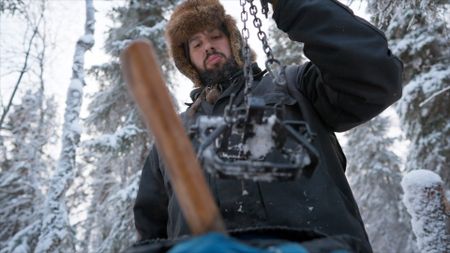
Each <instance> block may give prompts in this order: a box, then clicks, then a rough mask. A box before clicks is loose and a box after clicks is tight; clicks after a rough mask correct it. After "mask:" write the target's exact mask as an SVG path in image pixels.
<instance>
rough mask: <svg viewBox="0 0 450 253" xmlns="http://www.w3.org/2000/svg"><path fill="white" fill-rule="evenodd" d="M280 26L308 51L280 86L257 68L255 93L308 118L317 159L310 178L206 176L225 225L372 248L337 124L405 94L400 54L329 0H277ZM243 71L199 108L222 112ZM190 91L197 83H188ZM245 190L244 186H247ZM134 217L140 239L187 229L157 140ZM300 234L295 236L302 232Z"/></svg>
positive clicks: (239, 87) (342, 126)
mask: <svg viewBox="0 0 450 253" xmlns="http://www.w3.org/2000/svg"><path fill="white" fill-rule="evenodd" d="M273 17H274V19H275V21H276V23H277V25H278V27H279V28H280V29H281V30H283V31H285V32H286V33H287V34H288V35H289V37H290V38H291V39H292V40H295V41H300V42H304V43H305V47H304V51H305V54H306V56H307V57H308V58H309V59H310V60H311V62H310V63H307V64H305V65H303V66H293V67H292V66H291V67H288V71H287V72H288V79H290V83H291V84H290V85H288V86H287V88H286V89H279V88H277V86H276V85H274V84H273V82H272V79H271V77H270V76H269V75H263V73H264V72H261V73H259V74H257V75H256V76H255V88H254V90H253V94H254V95H255V96H260V97H263V98H264V100H265V102H266V104H268V105H271V104H275V103H282V104H284V105H285V106H286V112H287V113H286V115H285V118H286V119H295V120H305V121H307V122H308V124H309V125H310V127H311V129H312V131H313V132H314V133H315V134H316V137H315V139H314V141H313V143H312V144H313V145H314V146H315V148H316V149H317V150H318V152H319V155H320V164H319V166H318V168H317V169H316V170H315V171H314V173H313V174H312V176H311V178H300V179H298V180H295V181H289V182H271V183H266V182H253V181H239V180H230V179H228V180H225V179H218V178H214V177H211V176H209V175H207V180H208V182H209V184H210V187H211V189H212V192H213V194H214V196H215V198H216V201H217V204H218V206H219V208H220V210H221V213H222V215H223V218H224V220H225V223H226V226H227V228H228V229H230V230H233V229H246V228H251V227H259V228H261V227H266V228H269V227H272V228H273V227H285V228H292V229H296V230H300V231H310V232H312V233H315V234H317V235H326V236H337V237H339V236H343V237H345V238H347V240H349V241H351V243H350V244H352V245H353V249H354V251H358V252H371V247H370V244H369V242H368V239H367V235H366V232H365V229H364V225H363V222H362V220H361V217H360V214H359V211H358V207H357V205H356V203H355V200H354V198H353V195H352V192H351V190H350V188H349V185H348V183H347V180H346V177H345V166H346V161H345V156H344V154H343V153H342V150H341V149H340V146H339V144H338V143H337V140H336V137H335V135H334V132H336V131H346V130H348V129H350V128H352V127H354V126H356V125H358V124H361V123H363V122H365V121H367V120H369V119H371V118H372V117H374V116H376V115H377V114H379V113H380V112H381V111H383V110H384V109H385V108H386V107H388V106H389V105H391V104H392V103H393V102H395V101H396V100H397V99H398V98H399V97H400V95H401V74H402V65H401V62H400V61H399V60H398V59H397V58H396V57H394V56H393V55H391V52H390V50H389V49H388V47H387V42H386V39H385V37H384V36H383V34H382V33H381V32H380V31H379V30H377V29H376V28H374V27H373V26H371V25H370V24H368V23H367V22H366V21H364V20H362V19H360V18H358V17H355V16H354V15H353V14H352V12H351V10H349V9H348V8H347V7H345V6H343V5H341V4H340V3H338V2H337V1H334V0H309V1H306V0H301V1H300V0H279V1H278V4H277V6H276V9H275V10H274V16H273ZM243 90H244V84H243V78H242V75H236V76H235V77H234V78H233V79H232V80H230V84H229V87H228V88H227V89H226V90H225V91H223V93H222V94H221V96H220V97H219V99H218V100H217V101H216V103H215V104H214V105H210V104H208V103H207V102H206V101H203V102H202V103H201V105H200V107H199V108H198V110H197V111H196V113H195V115H194V116H193V117H189V116H187V114H183V119H184V122H185V124H186V125H187V126H189V125H190V124H191V123H193V122H194V121H195V118H196V117H198V116H199V115H223V112H224V108H225V106H226V105H227V104H228V102H229V98H230V94H232V93H234V94H237V99H235V100H234V101H235V104H237V105H239V104H241V103H242V102H243ZM194 94H195V92H194ZM244 190H245V191H246V193H248V194H242V192H243V191H244ZM134 214H135V223H136V227H137V230H138V232H139V234H140V235H141V236H142V238H143V239H149V238H175V237H179V236H180V235H183V234H189V230H188V227H187V225H186V222H185V220H184V218H183V217H182V214H181V210H180V208H179V206H178V204H177V201H176V198H175V196H174V192H173V190H172V188H171V185H170V183H169V180H168V176H167V174H166V171H165V169H164V165H163V162H162V161H161V159H160V158H159V156H158V153H157V151H156V149H153V150H152V151H151V153H150V155H149V157H148V159H147V161H146V164H145V166H144V168H143V171H142V178H141V183H140V187H139V192H138V196H137V199H136V204H135V207H134ZM299 240H301V239H299Z"/></svg>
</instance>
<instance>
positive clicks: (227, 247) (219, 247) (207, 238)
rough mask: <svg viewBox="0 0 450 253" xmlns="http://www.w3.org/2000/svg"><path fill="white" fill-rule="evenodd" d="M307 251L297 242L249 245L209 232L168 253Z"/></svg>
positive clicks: (301, 252) (282, 252)
mask: <svg viewBox="0 0 450 253" xmlns="http://www.w3.org/2000/svg"><path fill="white" fill-rule="evenodd" d="M211 252H214V253H273V252H279V253H308V251H307V250H306V249H305V248H304V247H302V246H301V245H299V244H296V243H287V244H282V245H277V246H272V247H270V248H269V249H258V248H255V247H250V246H248V245H246V244H243V243H241V242H239V241H238V240H236V239H233V238H231V237H229V236H226V235H224V234H220V233H209V234H206V235H202V236H199V237H195V238H193V239H191V240H188V241H186V242H182V243H180V244H177V245H176V246H175V247H173V248H172V249H171V250H170V251H169V253H211Z"/></svg>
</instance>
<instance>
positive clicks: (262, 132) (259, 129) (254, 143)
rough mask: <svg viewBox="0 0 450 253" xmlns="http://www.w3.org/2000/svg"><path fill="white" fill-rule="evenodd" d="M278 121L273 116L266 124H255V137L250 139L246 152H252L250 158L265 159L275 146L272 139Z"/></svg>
mask: <svg viewBox="0 0 450 253" xmlns="http://www.w3.org/2000/svg"><path fill="white" fill-rule="evenodd" d="M276 120H277V117H276V115H271V116H270V117H269V118H268V119H267V122H266V123H265V124H261V125H258V124H255V125H254V127H253V131H254V134H255V136H253V137H251V138H248V139H247V141H246V143H245V145H244V147H243V148H244V151H246V152H247V151H250V156H251V157H252V158H254V159H258V158H261V157H264V156H265V155H266V154H267V153H269V151H270V150H271V149H272V148H273V147H274V146H275V143H274V141H273V138H272V128H273V125H274V124H275V122H276Z"/></svg>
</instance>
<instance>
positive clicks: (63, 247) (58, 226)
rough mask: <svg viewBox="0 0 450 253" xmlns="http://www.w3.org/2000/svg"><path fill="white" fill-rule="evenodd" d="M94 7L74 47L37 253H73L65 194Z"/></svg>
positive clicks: (88, 10)
mask: <svg viewBox="0 0 450 253" xmlns="http://www.w3.org/2000/svg"><path fill="white" fill-rule="evenodd" d="M94 24H95V18H94V6H93V3H92V0H86V22H85V34H84V35H83V36H81V37H80V38H79V40H78V41H77V43H76V48H75V54H74V57H73V66H72V79H71V81H70V85H69V88H68V91H67V98H66V109H65V113H64V125H63V134H62V145H61V146H62V147H61V152H60V156H59V160H58V162H57V165H56V169H55V172H54V175H53V176H52V179H51V181H50V184H49V189H48V192H47V196H46V199H45V202H44V206H43V208H42V227H41V230H40V235H39V239H38V243H37V245H36V249H35V251H36V252H75V237H74V236H75V235H74V231H73V230H72V227H71V225H70V223H69V217H68V210H67V206H66V205H67V203H66V198H65V197H66V196H65V194H66V191H67V189H68V188H69V187H70V185H71V183H72V181H73V179H74V176H75V169H76V168H75V155H76V149H77V146H78V143H79V140H80V133H81V128H80V125H79V115H80V108H81V103H82V95H83V86H84V84H85V81H84V54H85V52H86V51H87V50H89V49H90V48H92V46H93V45H94V40H93V34H94Z"/></svg>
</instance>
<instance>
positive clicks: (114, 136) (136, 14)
mask: <svg viewBox="0 0 450 253" xmlns="http://www.w3.org/2000/svg"><path fill="white" fill-rule="evenodd" d="M176 3H177V1H172V3H170V2H168V1H148V0H137V1H129V2H128V3H127V4H125V5H123V6H119V7H117V8H115V9H114V11H113V12H112V13H111V14H110V15H111V17H112V18H113V19H114V20H115V21H116V23H115V26H114V27H113V28H112V29H110V30H109V32H108V38H107V41H106V44H105V49H106V51H107V52H108V53H109V54H110V56H111V59H112V60H111V61H109V62H108V63H104V64H101V65H98V66H94V67H93V68H92V69H91V70H90V73H92V74H93V75H94V76H95V78H96V79H97V81H98V82H99V83H100V90H99V91H98V92H97V93H96V94H94V96H93V97H92V100H91V102H90V104H89V106H88V110H89V115H88V117H87V118H86V121H85V124H86V126H87V129H88V131H89V133H90V135H91V138H90V139H88V140H85V141H83V145H82V146H83V154H82V155H83V156H84V157H85V158H86V159H85V160H86V162H87V163H88V166H89V167H90V168H92V169H90V174H89V178H90V180H89V181H90V182H89V188H90V189H92V190H90V192H91V193H89V194H88V196H89V198H88V202H89V204H88V206H89V207H88V210H87V212H86V215H87V217H86V219H85V220H83V221H82V222H81V226H82V230H83V231H84V232H82V233H81V234H82V235H80V236H81V237H82V238H84V240H83V241H84V243H85V244H84V245H83V246H82V249H83V251H86V252H91V251H95V252H108V253H110V252H122V251H123V250H124V249H126V248H127V247H129V246H130V245H131V244H132V243H133V242H134V241H136V232H135V227H134V222H133V212H132V208H133V205H134V199H135V196H136V193H137V192H136V191H137V187H138V183H139V178H140V174H141V168H142V166H143V163H144V160H145V158H146V156H147V153H148V148H149V146H150V145H151V136H150V135H149V133H147V131H146V130H145V126H144V124H143V123H142V121H141V120H140V118H139V117H140V116H139V113H138V111H137V109H136V107H135V105H134V102H133V101H132V98H131V96H130V95H129V94H128V91H127V89H126V87H125V83H124V80H123V78H122V76H121V71H120V66H119V62H118V57H119V55H120V53H121V52H122V50H123V49H124V48H125V47H126V45H128V43H130V42H131V41H132V40H133V39H137V38H146V39H149V40H151V41H152V42H153V44H154V45H155V48H156V49H157V53H158V55H159V60H160V63H161V65H162V66H161V68H162V70H163V72H164V73H165V75H166V76H165V79H166V80H168V81H169V85H170V80H172V78H171V76H170V75H172V74H173V73H174V72H173V70H174V67H173V66H172V64H171V63H170V61H169V58H168V54H167V49H166V43H165V40H164V28H165V24H166V22H167V21H166V18H165V16H166V15H167V12H168V11H170V9H171V8H172V7H173V6H174V5H175V4H176Z"/></svg>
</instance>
